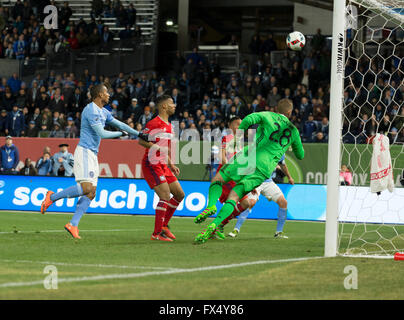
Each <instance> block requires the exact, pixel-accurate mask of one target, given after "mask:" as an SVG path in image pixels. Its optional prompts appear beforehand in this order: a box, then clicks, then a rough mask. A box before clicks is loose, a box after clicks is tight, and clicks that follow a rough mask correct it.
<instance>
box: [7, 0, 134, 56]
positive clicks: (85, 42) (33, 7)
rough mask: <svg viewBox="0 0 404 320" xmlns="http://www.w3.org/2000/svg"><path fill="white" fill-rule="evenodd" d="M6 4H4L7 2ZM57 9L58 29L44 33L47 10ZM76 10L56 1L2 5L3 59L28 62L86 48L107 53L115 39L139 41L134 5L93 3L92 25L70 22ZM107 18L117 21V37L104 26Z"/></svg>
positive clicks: (107, 1)
mask: <svg viewBox="0 0 404 320" xmlns="http://www.w3.org/2000/svg"><path fill="white" fill-rule="evenodd" d="M4 3H5V2H4ZM47 5H54V6H55V7H56V8H57V9H58V29H56V30H50V29H45V28H44V26H43V25H42V24H41V21H43V20H44V18H45V17H46V15H47V14H44V13H43V11H44V8H45V6H47ZM72 14H73V10H72V9H71V8H70V6H69V2H68V1H65V2H64V3H63V5H62V4H61V3H60V2H58V3H56V2H55V1H54V0H51V1H49V0H24V1H21V0H17V1H16V2H15V4H14V5H9V6H5V5H4V6H1V5H0V32H1V42H0V58H8V59H18V60H26V59H30V58H38V57H43V56H50V57H52V56H54V55H55V54H57V53H61V52H66V51H68V50H77V49H83V48H100V49H107V48H108V46H109V45H110V44H111V42H112V41H113V38H114V37H119V39H120V40H121V41H122V42H123V43H125V44H126V43H128V42H129V41H131V40H136V41H139V40H140V38H141V30H140V27H139V26H136V9H135V7H134V6H133V4H129V5H128V6H126V7H125V6H123V5H122V3H121V2H120V0H113V1H112V2H111V1H110V0H105V2H104V1H102V0H93V1H92V4H91V12H90V16H91V21H90V22H89V23H87V22H86V21H85V20H84V19H83V18H80V19H79V20H78V21H73V20H71V17H72ZM104 18H115V19H113V21H115V26H116V27H120V28H121V29H120V30H117V31H116V33H115V32H113V31H111V30H110V29H109V26H108V25H105V23H104V22H105V19H104Z"/></svg>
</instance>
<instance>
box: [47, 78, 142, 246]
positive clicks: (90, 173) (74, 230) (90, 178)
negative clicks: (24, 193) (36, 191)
mask: <svg viewBox="0 0 404 320" xmlns="http://www.w3.org/2000/svg"><path fill="white" fill-rule="evenodd" d="M90 95H91V100H92V102H91V103H89V104H88V105H87V106H86V107H85V108H84V110H83V112H82V114H81V127H80V141H79V143H78V145H77V147H76V150H75V152H74V167H73V173H74V176H75V179H76V182H77V184H76V185H74V186H71V187H69V188H67V189H64V190H62V191H60V192H57V193H54V192H53V191H48V192H47V193H46V196H45V199H44V201H43V202H42V205H41V213H42V214H44V213H45V212H46V210H47V209H48V208H49V206H50V205H52V203H54V202H55V201H57V200H59V199H63V198H77V197H80V199H79V200H78V202H77V206H76V211H75V213H74V215H73V218H72V220H71V221H70V222H69V223H67V224H66V225H65V229H66V230H67V231H68V232H69V233H70V234H71V235H72V237H73V238H76V239H80V236H79V230H78V227H77V226H78V224H79V221H80V219H81V217H82V216H83V214H84V213H85V212H86V211H87V209H88V207H89V206H90V203H91V201H92V200H93V199H94V197H95V193H96V189H97V181H98V175H99V167H98V159H97V154H98V150H99V147H100V142H101V139H112V138H117V137H120V136H122V135H127V134H131V135H134V136H135V137H137V136H138V135H139V132H138V131H136V130H133V129H132V128H131V127H129V126H128V125H126V124H125V123H123V122H121V121H119V120H117V119H115V118H114V117H113V116H112V115H111V113H110V112H109V111H108V110H107V109H106V108H104V105H106V104H107V103H108V101H109V93H108V89H107V87H106V86H105V85H103V84H99V85H96V86H94V87H92V88H91V89H90ZM105 124H108V125H111V126H114V127H116V128H118V129H119V130H120V131H106V130H104V126H105Z"/></svg>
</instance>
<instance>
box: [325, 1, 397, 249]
mask: <svg viewBox="0 0 404 320" xmlns="http://www.w3.org/2000/svg"><path fill="white" fill-rule="evenodd" d="M347 5H350V6H353V5H354V6H355V7H356V8H358V10H361V12H362V13H363V19H362V21H359V22H358V21H357V22H358V23H359V24H360V23H362V24H363V23H365V24H366V21H372V18H373V15H372V14H374V16H375V17H377V18H378V19H381V20H382V21H384V22H383V23H382V24H381V25H380V27H378V28H374V29H373V30H372V27H369V28H368V27H367V26H366V25H365V27H363V25H362V26H359V28H362V29H361V32H362V34H361V35H360V36H358V38H355V39H354V40H355V41H356V42H357V43H356V44H355V45H357V46H358V45H359V47H360V48H361V49H360V50H362V51H363V52H364V53H365V52H366V50H365V46H368V43H369V42H372V41H373V37H374V36H375V35H376V33H377V32H379V33H378V35H379V34H380V33H382V34H384V33H383V32H384V30H385V29H387V26H388V25H391V24H394V26H395V27H394V28H393V31H397V30H398V29H399V30H400V32H401V31H403V29H404V28H403V27H404V1H401V0H347V1H345V0H334V7H333V33H332V56H331V59H332V60H331V88H330V116H329V144H328V181H327V207H326V224H325V249H324V255H325V256H326V257H334V256H336V255H337V254H339V253H340V252H339V244H340V242H339V236H340V234H339V233H340V230H339V229H340V228H339V223H340V222H339V216H340V213H341V203H340V199H341V194H340V188H341V186H340V169H341V163H342V161H341V160H342V157H343V155H342V153H343V152H342V149H344V147H343V143H344V142H343V138H344V137H343V124H344V121H346V116H345V115H344V112H345V110H346V109H347V106H346V105H344V103H345V102H344V90H345V87H344V86H346V80H347V78H349V77H347V76H346V74H345V64H346V58H350V57H349V55H350V52H351V54H352V56H354V54H353V53H352V52H353V51H354V50H355V48H353V46H352V45H351V47H349V48H347V47H348V45H347V26H348V28H350V27H349V22H350V21H349V19H348V18H347V16H348V15H349V13H348V11H349V10H348V6H347ZM383 19H384V20H383ZM363 21H365V22H363ZM368 29H370V34H371V36H370V39H371V40H370V41H368V42H366V41H367V40H366V39H364V37H365V38H366V36H367V35H366V32H367V31H368ZM376 29H377V30H376ZM393 31H391V33H390V34H389V36H388V37H390V36H391V34H392V32H393ZM382 37H383V36H382ZM389 40H390V39H389ZM383 41H384V40H379V41H373V42H372V44H373V43H374V46H375V47H376V49H375V50H376V51H375V54H374V56H375V57H376V56H377V57H376V58H375V60H376V59H379V60H383V59H384V57H383V55H382V54H381V51H382V50H381V48H383V46H384V44H383ZM391 43H392V46H393V53H396V51H399V50H402V49H404V42H403V41H401V42H399V44H394V43H393V42H391ZM398 46H400V48H398ZM383 49H384V48H383ZM396 49H397V50H396ZM349 50H351V51H349ZM399 52H403V51H399ZM364 56H365V57H364V59H365V60H366V59H367V60H369V63H368V64H369V69H370V67H371V65H372V64H373V63H374V61H373V59H374V57H373V56H372V55H369V54H368V53H367V52H366V53H365V54H364ZM399 58H401V64H399V68H400V66H401V68H402V64H403V63H404V61H403V60H404V58H403V57H402V56H401V57H399ZM355 59H356V60H357V61H359V60H360V57H357V56H355ZM385 60H387V59H385ZM384 65H385V64H384V61H383V67H384ZM357 67H358V68H359V62H358V66H357ZM388 72H390V70H386V73H388ZM365 75H366V72H365ZM390 78H391V77H390ZM402 78H403V77H402V75H401V79H402ZM375 79H377V73H376V74H375ZM348 80H351V81H352V79H348ZM375 82H376V80H375ZM362 84H363V82H362ZM372 84H373V83H372ZM388 85H390V83H389V84H388ZM401 85H404V84H403V83H401ZM376 86H377V84H376V83H374V87H376ZM399 86H400V84H399ZM353 87H355V88H358V87H359V86H358V85H356V86H353ZM372 88H373V87H372ZM367 99H369V95H368V96H367ZM379 99H380V100H381V99H382V98H381V97H380V98H379ZM376 102H379V101H376ZM362 107H363V108H364V109H365V108H366V107H367V106H364V105H358V106H357V109H358V110H359V111H358V115H357V116H356V118H355V119H354V120H357V121H361V120H363V119H361V117H362V116H361V115H362ZM403 108H404V106H402V105H400V106H399V108H398V110H399V111H400V110H401V111H402V109H403ZM374 110H375V109H373V112H374ZM386 110H387V107H386ZM359 114H360V115H359ZM385 114H386V112H385ZM403 114H404V113H403ZM386 119H388V118H386ZM349 121H350V120H348V122H349ZM387 121H390V126H389V129H388V130H389V131H390V128H391V127H392V124H393V120H392V119H390V120H387ZM352 122H353V121H352ZM378 123H381V121H380V122H378ZM349 124H350V123H349ZM378 128H379V124H378V125H377V129H376V132H377V131H378ZM396 130H397V129H396ZM400 130H404V129H402V128H401V129H400V128H398V134H400ZM386 135H387V133H386ZM354 143H355V146H354V148H356V146H357V145H356V143H357V140H356V139H355V142H354ZM361 143H363V142H361ZM369 148H371V147H368V149H367V150H371V149H369ZM401 150H402V152H403V151H404V147H402V149H401ZM402 152H401V153H402ZM401 156H402V157H404V154H402V155H401ZM359 157H360V156H359ZM399 157H400V156H399V155H398V156H397V159H394V161H393V166H394V165H395V164H397V163H400V164H402V162H403V159H402V158H400V159H398V158H399ZM349 159H351V158H350V157H349ZM396 160H397V161H396ZM350 161H353V160H350ZM401 168H402V167H401ZM361 169H362V170H363V171H366V170H368V168H361ZM365 169H366V170H365ZM400 170H402V169H400ZM357 173H358V172H357ZM368 173H369V172H368ZM398 197H399V199H400V197H402V193H400V194H399V196H398ZM402 199H403V200H404V198H402ZM385 201H386V200H385ZM388 201H390V200H387V202H388ZM403 203H404V201H403ZM387 206H389V202H388V204H387ZM388 210H390V208H389V209H388ZM394 210H396V212H394V213H395V214H396V216H397V217H399V218H398V219H397V220H399V224H404V205H403V206H402V207H399V208H398V207H397V206H396V207H394ZM374 221H376V220H371V221H370V222H369V225H371V224H372V223H375V222H374ZM361 222H362V221H361ZM382 224H383V226H385V225H388V227H390V226H391V228H393V232H392V234H393V236H391V234H390V235H389V236H390V237H391V238H389V236H385V235H384V234H383V232H384V230H382V231H383V232H382V231H380V230H378V229H376V231H375V232H374V229H375V228H373V229H372V227H370V228H367V226H366V225H365V226H364V231H363V234H366V233H372V232H374V234H371V236H372V237H373V236H374V240H373V239H372V240H371V241H374V243H373V244H372V245H373V247H381V250H380V251H381V254H380V256H386V255H388V254H391V251H392V250H387V249H386V250H384V249H383V248H382V246H383V242H385V243H388V244H389V245H391V247H392V248H393V249H394V250H395V249H397V246H395V245H394V244H395V243H396V242H395V241H396V240H397V239H396V238H397V237H399V238H400V239H399V240H400V241H401V242H400V245H402V243H404V236H403V235H402V233H401V232H402V230H403V229H401V226H400V227H398V228H396V227H394V226H393V224H391V223H385V222H384V220H383V221H382ZM355 226H356V225H355ZM355 226H354V227H353V228H352V230H355ZM348 229H349V228H348ZM369 230H371V231H369ZM352 233H354V231H352ZM386 234H387V232H386ZM368 235H369V234H367V236H368ZM350 236H351V235H350ZM367 236H363V239H364V240H363V239H360V240H361V241H363V242H366V241H368V240H367V239H370V238H371V237H367ZM376 237H378V238H377V239H376ZM351 238H352V236H351ZM351 240H352V239H349V241H351ZM356 240H357V239H356ZM371 241H369V242H371ZM380 243H382V244H380ZM400 249H404V247H400ZM366 250H367V248H365V249H363V248H360V250H358V252H359V254H358V255H362V254H363V255H367V254H368V252H367V251H366ZM348 252H354V251H349V250H348ZM355 252H356V251H355ZM375 252H377V250H375ZM371 255H373V256H377V255H378V254H377V253H375V254H371Z"/></svg>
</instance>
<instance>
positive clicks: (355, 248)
mask: <svg viewBox="0 0 404 320" xmlns="http://www.w3.org/2000/svg"><path fill="white" fill-rule="evenodd" d="M344 29H345V37H344V38H345V40H344V42H345V44H344V49H343V50H344V53H343V57H344V58H343V61H344V72H343V73H342V77H343V79H342V81H341V82H342V86H343V93H342V96H341V99H343V102H342V108H341V110H342V121H341V122H342V136H341V148H340V168H341V172H343V173H341V176H340V183H339V184H340V186H339V205H338V206H339V212H338V242H337V253H338V254H340V255H360V256H381V257H388V256H392V255H394V253H396V252H403V251H404V188H403V187H402V185H401V182H400V178H401V175H402V173H403V169H404V138H403V137H404V127H403V124H404V104H403V101H404V100H403V99H404V40H403V39H404V1H403V0H348V1H346V5H345V26H344ZM377 133H380V134H383V135H385V136H387V137H388V138H389V142H390V146H389V147H390V154H391V161H392V167H393V177H394V191H393V192H389V191H388V190H385V191H383V192H381V194H380V195H377V194H375V193H371V191H370V180H371V177H370V172H371V157H372V152H373V145H372V138H373V137H374V136H375V135H376V134H377ZM350 176H352V181H350Z"/></svg>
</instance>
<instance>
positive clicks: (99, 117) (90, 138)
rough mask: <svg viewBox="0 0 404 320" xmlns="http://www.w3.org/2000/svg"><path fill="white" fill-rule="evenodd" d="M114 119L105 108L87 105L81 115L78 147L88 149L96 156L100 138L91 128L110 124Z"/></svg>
mask: <svg viewBox="0 0 404 320" xmlns="http://www.w3.org/2000/svg"><path fill="white" fill-rule="evenodd" d="M113 119H114V117H113V116H112V115H111V113H110V112H109V111H108V110H107V109H106V108H102V109H101V108H99V107H98V106H97V105H96V104H95V103H94V102H91V103H89V104H88V105H87V106H86V107H85V108H84V110H83V112H82V113H81V127H80V141H79V144H78V145H79V146H81V147H83V148H86V149H90V150H91V151H93V152H94V153H95V154H98V149H99V147H100V143H101V137H100V136H99V135H98V134H97V133H96V132H95V131H94V129H93V126H95V125H99V124H101V125H102V127H104V126H105V124H106V123H108V122H111V121H112V120H113Z"/></svg>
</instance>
